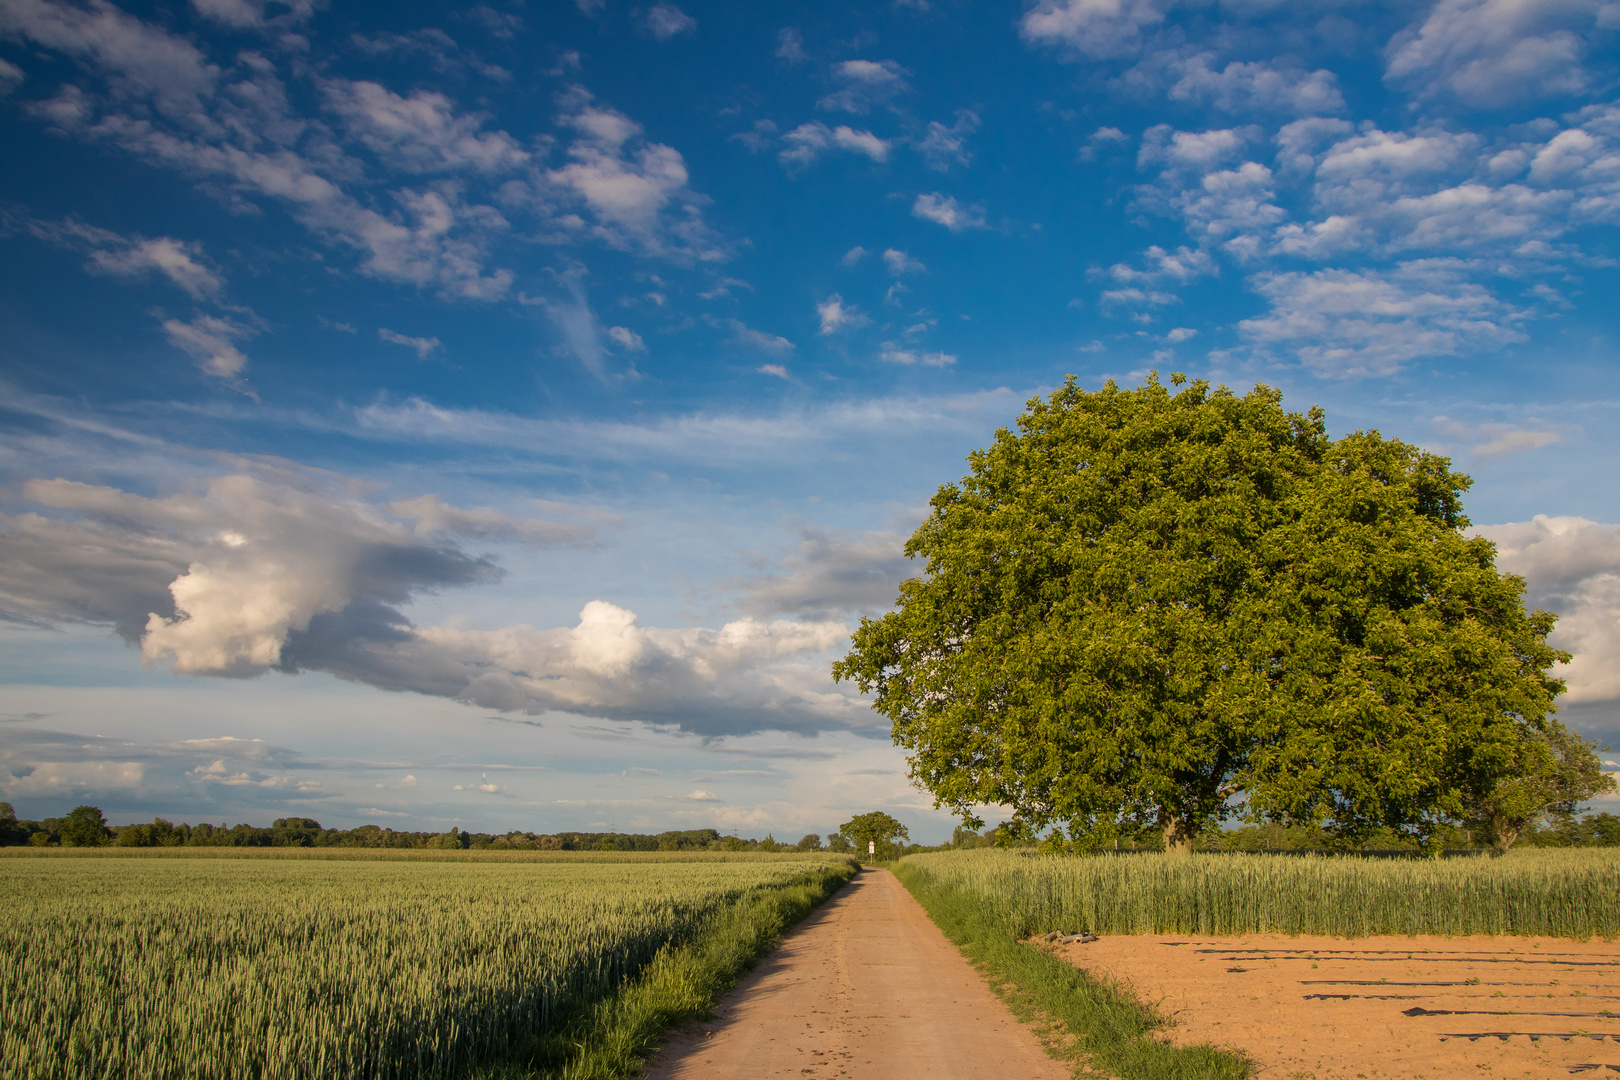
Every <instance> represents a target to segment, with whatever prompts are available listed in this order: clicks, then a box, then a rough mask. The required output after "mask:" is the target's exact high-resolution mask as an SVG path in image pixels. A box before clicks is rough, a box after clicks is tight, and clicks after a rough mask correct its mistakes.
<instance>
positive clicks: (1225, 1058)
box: [892, 860, 1253, 1080]
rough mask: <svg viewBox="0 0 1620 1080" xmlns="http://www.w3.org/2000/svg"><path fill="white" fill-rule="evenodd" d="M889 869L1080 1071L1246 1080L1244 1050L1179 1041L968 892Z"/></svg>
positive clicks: (1127, 1078) (1157, 1020)
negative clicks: (989, 913) (1023, 936)
mask: <svg viewBox="0 0 1620 1080" xmlns="http://www.w3.org/2000/svg"><path fill="white" fill-rule="evenodd" d="M892 869H893V870H894V874H895V876H896V877H897V878H899V879H900V882H901V884H902V885H904V886H905V887H906V889H907V891H909V892H910V893H911V895H912V896H913V897H914V898H915V899H916V900H917V902H918V903H919V904H921V905H922V907H923V910H924V911H926V912H927V913H928V917H929V918H930V919H932V920H933V921H934V923H935V925H937V926H938V927H939V928H940V930H941V931H943V932H944V934H945V936H946V937H947V938H948V939H950V941H951V943H952V944H954V945H955V946H956V947H957V948H958V949H960V950H961V952H962V955H963V956H965V957H966V958H967V959H968V961H969V962H970V963H972V964H973V965H974V967H975V968H977V969H978V970H979V971H980V972H981V973H982V974H983V975H984V976H985V977H986V979H987V981H988V982H989V983H990V986H991V988H992V989H993V990H995V991H996V992H997V993H998V994H999V995H1001V997H1002V998H1003V999H1004V1000H1006V1001H1007V1003H1008V1005H1009V1006H1010V1007H1011V1008H1012V1010H1013V1012H1014V1014H1015V1015H1017V1016H1018V1017H1019V1019H1020V1020H1023V1021H1025V1022H1026V1023H1029V1022H1031V1021H1039V1022H1044V1025H1045V1028H1046V1030H1045V1031H1044V1032H1042V1033H1041V1035H1042V1039H1041V1041H1042V1043H1043V1044H1044V1045H1046V1047H1047V1050H1048V1052H1049V1053H1051V1054H1052V1055H1053V1056H1054V1057H1058V1058H1060V1059H1067V1060H1070V1061H1073V1062H1074V1063H1075V1064H1076V1066H1077V1068H1078V1069H1080V1070H1081V1073H1080V1074H1081V1075H1106V1076H1117V1077H1119V1078H1120V1080H1245V1078H1247V1077H1250V1076H1252V1074H1253V1065H1252V1063H1251V1062H1250V1061H1249V1060H1248V1059H1247V1058H1246V1057H1244V1056H1242V1055H1241V1054H1238V1053H1234V1052H1232V1051H1229V1050H1224V1049H1222V1048H1220V1047H1216V1046H1213V1045H1210V1044H1208V1043H1202V1044H1198V1045H1195V1046H1176V1045H1174V1044H1172V1043H1170V1042H1167V1041H1165V1040H1164V1039H1163V1038H1162V1037H1160V1034H1161V1032H1162V1030H1163V1029H1164V1028H1165V1027H1166V1026H1167V1025H1166V1022H1165V1020H1164V1019H1163V1018H1162V1017H1160V1016H1159V1015H1158V1014H1157V1012H1155V1011H1154V1010H1153V1009H1152V1008H1151V1007H1149V1006H1147V1005H1145V1004H1143V1003H1141V1002H1139V1001H1137V1000H1136V999H1135V998H1134V997H1132V996H1131V995H1130V994H1129V993H1127V992H1126V991H1125V990H1123V989H1122V988H1121V987H1119V986H1118V985H1116V984H1114V983H1112V982H1109V981H1105V980H1101V979H1097V978H1095V977H1093V976H1091V975H1090V974H1088V973H1087V972H1085V971H1082V970H1081V969H1079V968H1077V967H1075V966H1074V965H1073V964H1070V963H1068V962H1067V961H1065V960H1063V959H1061V958H1059V957H1056V956H1052V955H1051V954H1049V953H1047V952H1044V951H1042V950H1041V949H1039V948H1037V947H1035V946H1033V945H1028V944H1023V943H1020V942H1019V941H1018V940H1017V938H1016V937H1015V936H1014V934H1013V933H1012V931H1011V930H1010V929H1009V928H1006V927H1002V926H998V925H997V924H996V923H995V922H994V921H993V920H991V919H990V918H988V917H986V915H985V913H984V911H983V909H982V908H981V907H980V906H979V905H978V904H976V903H975V901H974V900H973V898H972V897H971V896H969V895H968V894H966V893H963V892H960V891H958V890H954V889H951V888H949V887H946V886H943V885H941V884H939V883H938V882H937V881H935V880H933V875H931V874H929V873H928V872H927V871H926V870H923V869H921V868H920V867H917V866H914V865H911V864H909V863H908V862H906V861H905V860H901V861H900V862H899V863H896V864H893V866H892Z"/></svg>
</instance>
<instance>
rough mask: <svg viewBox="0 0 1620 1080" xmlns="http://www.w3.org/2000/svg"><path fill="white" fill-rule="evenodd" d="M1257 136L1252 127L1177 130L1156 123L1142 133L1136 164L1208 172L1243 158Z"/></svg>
mask: <svg viewBox="0 0 1620 1080" xmlns="http://www.w3.org/2000/svg"><path fill="white" fill-rule="evenodd" d="M1255 135H1256V132H1255V130H1254V129H1252V128H1215V129H1211V130H1209V131H1177V130H1176V129H1174V128H1172V127H1171V126H1170V125H1169V124H1155V125H1154V126H1152V127H1150V128H1148V129H1147V130H1146V131H1144V132H1143V133H1142V147H1141V149H1140V150H1138V151H1137V155H1136V163H1137V165H1138V166H1140V167H1146V166H1149V165H1163V166H1165V167H1166V168H1168V169H1187V170H1192V171H1195V172H1208V171H1210V170H1212V169H1215V168H1216V167H1218V166H1220V165H1223V164H1226V163H1227V162H1230V161H1236V160H1238V159H1239V158H1241V157H1242V156H1243V153H1244V150H1245V149H1246V148H1247V147H1248V145H1249V144H1250V143H1251V142H1253V141H1254V138H1255Z"/></svg>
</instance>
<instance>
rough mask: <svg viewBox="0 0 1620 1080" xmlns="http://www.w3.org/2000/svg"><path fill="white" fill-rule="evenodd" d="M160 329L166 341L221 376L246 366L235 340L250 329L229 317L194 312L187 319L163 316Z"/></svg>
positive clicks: (247, 335)
mask: <svg viewBox="0 0 1620 1080" xmlns="http://www.w3.org/2000/svg"><path fill="white" fill-rule="evenodd" d="M163 332H164V333H165V334H167V335H168V336H169V341H170V342H172V343H173V344H174V345H175V346H176V347H178V348H179V349H181V350H182V351H183V352H185V353H187V354H188V355H190V356H191V357H192V359H194V360H196V361H197V366H198V367H200V368H202V369H203V370H204V371H206V372H207V373H208V374H210V375H217V376H219V377H220V378H222V379H229V378H233V377H234V376H236V375H239V374H241V372H242V369H243V368H245V367H247V357H245V356H243V355H242V352H241V350H240V349H238V348H237V347H236V344H235V343H236V342H237V341H240V340H242V339H243V338H247V337H251V336H252V334H253V331H252V330H250V329H248V328H247V327H245V326H243V325H242V324H241V323H238V322H236V321H234V320H232V319H220V318H215V317H214V316H212V315H198V316H196V317H195V318H193V319H192V320H191V321H190V322H181V321H180V320H179V319H165V320H164V322H163Z"/></svg>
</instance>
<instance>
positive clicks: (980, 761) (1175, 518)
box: [833, 375, 1568, 851]
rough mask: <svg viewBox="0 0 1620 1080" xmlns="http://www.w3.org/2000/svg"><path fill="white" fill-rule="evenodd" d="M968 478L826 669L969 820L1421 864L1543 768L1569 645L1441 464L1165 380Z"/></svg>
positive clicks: (1116, 393) (1039, 418)
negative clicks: (1413, 850)
mask: <svg viewBox="0 0 1620 1080" xmlns="http://www.w3.org/2000/svg"><path fill="white" fill-rule="evenodd" d="M1172 381H1173V382H1174V383H1175V384H1176V385H1177V386H1180V385H1181V384H1182V383H1183V382H1185V379H1184V378H1183V377H1182V376H1180V375H1176V376H1173V377H1172ZM968 460H969V466H970V472H969V474H968V475H967V476H966V477H965V478H964V479H963V480H962V481H961V483H959V484H946V485H945V486H943V487H941V488H940V489H939V492H938V494H936V495H935V496H934V498H933V500H932V503H931V507H932V512H931V514H930V515H929V517H928V519H927V520H926V521H924V522H923V524H922V525H921V526H920V527H919V528H918V529H917V531H916V533H915V534H913V536H912V537H911V539H910V540H909V541H908V542H907V544H906V548H905V550H906V553H907V554H908V555H910V556H913V557H919V558H921V559H923V560H925V568H924V573H923V575H922V576H920V577H916V578H913V579H911V580H909V581H906V582H904V583H902V584H901V586H900V595H899V599H898V601H897V604H896V607H895V610H893V611H891V612H890V613H888V614H886V615H884V616H883V617H882V618H881V619H878V620H872V619H863V620H862V622H861V625H860V628H859V629H858V630H856V632H855V634H854V636H853V638H852V647H851V649H850V652H849V654H848V655H847V656H846V657H845V658H844V659H842V660H840V661H839V662H838V663H837V664H835V665H834V666H833V675H834V677H835V678H838V679H851V680H854V681H855V683H856V684H857V685H858V686H859V687H860V689H861V690H862V691H863V692H869V693H873V694H874V695H875V701H874V708H875V709H876V710H877V711H878V712H880V713H882V714H883V715H885V716H887V717H888V718H889V719H890V721H891V722H892V725H893V727H892V734H893V737H894V740H895V742H896V743H898V744H899V745H900V746H902V747H903V748H905V750H906V751H907V752H908V754H909V760H910V769H911V776H912V779H913V780H914V781H915V782H916V783H917V784H918V785H919V786H921V787H923V788H925V789H927V790H928V791H930V792H932V793H933V795H934V797H935V800H936V803H937V804H938V805H943V806H947V807H949V808H951V809H952V810H954V811H955V812H956V813H957V814H958V815H959V816H960V817H961V818H962V820H963V823H964V824H969V825H974V826H979V825H982V824H983V822H982V821H980V820H979V819H978V818H977V817H976V816H975V814H974V812H973V811H974V808H975V807H976V806H980V805H984V804H990V805H1002V806H1008V807H1011V808H1012V809H1013V812H1014V817H1013V821H1012V829H1013V831H1014V832H1016V833H1018V834H1019V835H1020V836H1021V837H1026V838H1027V837H1033V836H1034V835H1037V834H1038V833H1040V832H1043V831H1045V830H1046V829H1048V828H1050V827H1054V826H1056V827H1061V828H1063V829H1065V830H1067V832H1068V834H1069V836H1070V837H1071V838H1072V839H1074V840H1076V841H1077V842H1080V843H1081V844H1082V846H1088V847H1094V846H1101V845H1103V844H1106V843H1108V842H1110V841H1112V840H1114V839H1117V838H1123V837H1125V836H1128V835H1130V834H1131V833H1132V832H1133V831H1134V830H1135V829H1137V828H1140V827H1142V826H1148V827H1151V828H1155V829H1156V830H1158V831H1159V832H1160V834H1161V835H1162V837H1163V844H1164V846H1165V847H1166V848H1167V849H1170V850H1177V851H1185V850H1189V849H1190V848H1191V846H1192V844H1193V842H1194V841H1195V840H1196V839H1197V838H1198V837H1199V836H1200V835H1201V834H1203V833H1204V832H1205V831H1206V829H1207V828H1208V827H1209V826H1210V824H1212V823H1214V822H1218V821H1220V820H1222V819H1223V818H1225V817H1228V816H1232V815H1234V814H1236V815H1237V816H1240V817H1242V818H1245V819H1247V820H1256V821H1258V820H1268V819H1270V818H1272V817H1275V816H1277V815H1286V816H1287V817H1288V818H1289V819H1290V820H1292V821H1296V822H1300V823H1308V824H1311V825H1321V826H1324V827H1326V828H1328V829H1330V830H1331V831H1332V832H1333V833H1334V834H1335V836H1336V837H1337V838H1339V840H1340V842H1342V843H1345V844H1349V843H1352V842H1355V841H1356V839H1357V838H1358V837H1360V836H1364V835H1366V834H1367V833H1368V832H1369V831H1370V830H1372V829H1375V828H1377V827H1380V826H1386V827H1390V828H1395V829H1398V830H1401V831H1402V832H1403V833H1404V834H1406V835H1409V836H1411V837H1413V838H1415V839H1419V840H1421V841H1423V842H1424V843H1425V844H1429V845H1431V846H1432V842H1433V840H1434V838H1435V837H1436V836H1437V835H1438V830H1439V829H1440V828H1442V827H1443V826H1444V825H1445V824H1446V823H1447V822H1449V821H1454V820H1457V819H1459V818H1461V817H1462V816H1464V815H1465V814H1466V813H1467V812H1468V810H1469V809H1470V807H1472V806H1473V805H1475V804H1476V803H1477V802H1478V801H1479V800H1481V799H1484V798H1485V797H1487V796H1489V795H1490V793H1491V792H1492V791H1493V790H1495V789H1496V787H1497V785H1498V782H1499V781H1501V780H1502V779H1504V778H1506V777H1512V776H1515V775H1520V774H1522V773H1523V772H1525V771H1526V766H1527V764H1528V762H1529V760H1530V759H1533V758H1534V757H1535V756H1536V755H1535V752H1534V750H1533V747H1534V745H1535V735H1536V734H1537V733H1541V732H1545V731H1546V730H1547V724H1548V717H1549V714H1550V712H1551V709H1552V703H1553V699H1554V698H1555V696H1556V695H1557V694H1558V693H1560V692H1561V691H1562V690H1563V684H1562V683H1561V682H1559V681H1558V680H1556V679H1552V678H1550V677H1549V676H1548V671H1549V669H1551V667H1552V666H1553V665H1554V664H1555V663H1557V662H1558V661H1560V660H1566V659H1568V654H1565V653H1561V652H1559V651H1557V650H1555V649H1553V648H1552V647H1550V646H1549V645H1548V643H1547V635H1548V633H1549V632H1550V631H1551V630H1552V627H1553V623H1554V617H1553V616H1552V615H1550V614H1547V613H1545V612H1540V611H1536V612H1527V611H1526V610H1525V608H1524V605H1523V595H1524V581H1523V579H1521V578H1518V577H1514V576H1512V575H1504V574H1501V573H1498V572H1497V569H1496V566H1495V548H1494V546H1493V545H1492V544H1491V543H1490V542H1489V541H1487V540H1484V539H1481V538H1477V537H1470V536H1469V535H1468V533H1467V530H1468V527H1469V521H1468V518H1467V517H1466V516H1465V515H1464V514H1463V509H1462V499H1461V497H1462V493H1463V492H1464V491H1466V490H1467V489H1468V487H1469V486H1470V484H1471V483H1472V481H1471V480H1470V479H1469V478H1468V477H1466V476H1463V475H1460V474H1458V473H1454V472H1452V471H1451V469H1450V462H1449V461H1448V460H1447V459H1446V458H1443V457H1438V456H1436V455H1434V454H1430V453H1427V452H1425V451H1423V450H1420V449H1418V448H1417V447H1414V446H1410V445H1407V444H1405V443H1402V442H1399V441H1397V440H1393V439H1385V438H1383V437H1382V436H1381V435H1379V434H1378V433H1377V432H1355V433H1352V434H1350V435H1346V436H1344V437H1343V438H1341V439H1338V440H1334V439H1332V438H1330V437H1329V435H1328V433H1327V424H1326V419H1325V417H1324V415H1323V413H1322V411H1321V410H1320V409H1312V410H1311V411H1310V412H1309V413H1306V414H1300V413H1290V412H1285V411H1284V410H1283V408H1282V394H1281V392H1279V391H1277V390H1274V389H1270V388H1268V387H1264V386H1257V387H1255V388H1254V390H1253V391H1251V392H1250V393H1248V394H1246V395H1243V396H1241V397H1240V396H1238V395H1236V394H1234V393H1232V392H1231V391H1229V390H1227V389H1226V388H1224V387H1222V388H1219V389H1216V390H1213V391H1212V390H1211V389H1210V387H1209V385H1208V384H1207V383H1203V382H1193V383H1191V384H1190V385H1187V386H1186V387H1185V388H1183V389H1181V390H1179V392H1176V393H1174V394H1172V393H1171V392H1170V390H1168V389H1167V388H1166V387H1164V386H1163V385H1161V384H1160V383H1159V381H1158V378H1157V376H1154V377H1153V378H1150V379H1149V380H1148V381H1147V383H1145V384H1144V385H1142V386H1140V387H1136V388H1133V389H1121V388H1119V387H1118V386H1115V385H1114V384H1113V383H1112V382H1109V383H1107V384H1106V385H1105V386H1104V387H1103V389H1102V390H1101V391H1099V392H1096V393H1091V392H1088V391H1086V390H1083V389H1081V388H1080V387H1079V386H1078V385H1077V384H1076V382H1075V380H1074V379H1073V378H1072V377H1071V378H1070V379H1068V380H1067V381H1065V383H1064V384H1063V386H1061V387H1059V388H1058V389H1057V390H1056V391H1055V392H1054V393H1052V394H1051V396H1050V397H1049V398H1035V399H1033V400H1031V401H1030V402H1029V404H1028V408H1027V409H1026V411H1025V412H1024V414H1023V415H1022V416H1021V417H1019V419H1018V431H1017V432H1016V433H1015V432H1013V431H1009V430H1007V429H1002V430H1000V431H998V432H997V433H996V436H995V441H994V443H993V444H992V445H991V446H990V447H989V448H988V449H985V450H979V451H975V452H973V453H972V454H971V455H970V456H969V459H968Z"/></svg>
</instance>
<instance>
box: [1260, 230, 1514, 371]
mask: <svg viewBox="0 0 1620 1080" xmlns="http://www.w3.org/2000/svg"><path fill="white" fill-rule="evenodd" d="M1466 269H1467V267H1466V266H1465V265H1464V264H1461V263H1460V262H1459V261H1457V260H1446V259H1430V260H1417V261H1413V262H1407V263H1402V264H1400V265H1399V266H1398V267H1396V268H1395V269H1393V270H1388V271H1384V270H1362V271H1352V270H1319V271H1315V272H1309V273H1306V272H1299V271H1290V272H1273V271H1268V272H1265V273H1262V274H1259V275H1256V276H1255V277H1254V278H1252V279H1251V281H1250V284H1251V286H1252V287H1253V288H1254V289H1255V291H1256V292H1258V293H1260V295H1261V296H1263V297H1265V298H1266V299H1267V301H1269V302H1270V304H1271V310H1270V311H1269V312H1268V313H1267V314H1265V315H1263V316H1260V317H1258V318H1253V319H1244V320H1243V321H1242V322H1240V323H1239V324H1238V328H1239V329H1240V330H1241V331H1242V333H1243V334H1244V335H1245V336H1246V337H1247V338H1248V339H1249V340H1251V341H1252V342H1254V343H1255V344H1256V345H1258V346H1260V347H1261V348H1262V349H1264V350H1266V351H1273V352H1279V353H1283V354H1286V355H1291V356H1293V357H1295V358H1297V359H1298V360H1299V361H1300V362H1301V363H1303V364H1304V365H1305V366H1306V367H1308V368H1310V369H1311V370H1313V371H1315V372H1316V373H1317V374H1320V375H1324V376H1329V377H1334V378H1347V377H1354V376H1363V375H1388V374H1392V373H1393V372H1395V371H1398V370H1400V368H1401V367H1402V366H1403V365H1405V364H1407V363H1409V362H1410V361H1412V360H1415V359H1417V358H1418V357H1422V356H1459V355H1463V354H1464V353H1473V352H1476V351H1480V350H1488V349H1494V348H1500V347H1502V346H1504V345H1508V344H1512V343H1515V342H1518V341H1522V340H1524V334H1523V333H1522V332H1521V331H1520V330H1519V329H1518V327H1517V323H1518V322H1519V321H1520V320H1521V319H1522V314H1521V313H1520V312H1518V311H1516V310H1514V309H1513V308H1511V307H1510V306H1508V305H1507V304H1505V303H1503V302H1502V301H1500V300H1498V299H1497V298H1496V297H1495V296H1493V295H1492V294H1491V293H1490V292H1489V291H1487V290H1486V289H1485V288H1484V287H1483V286H1480V285H1477V284H1474V283H1472V282H1470V281H1468V280H1467V278H1466V276H1465V274H1466Z"/></svg>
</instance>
